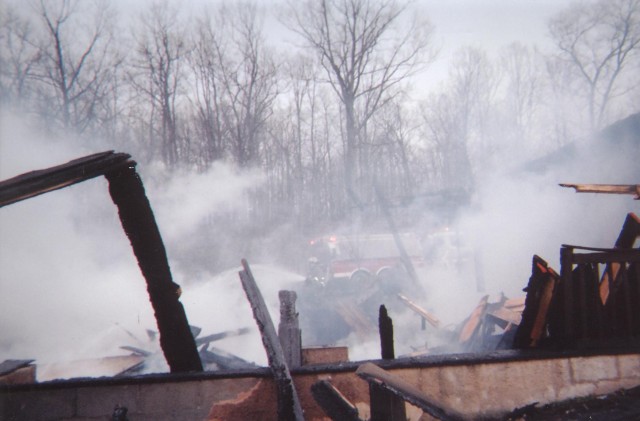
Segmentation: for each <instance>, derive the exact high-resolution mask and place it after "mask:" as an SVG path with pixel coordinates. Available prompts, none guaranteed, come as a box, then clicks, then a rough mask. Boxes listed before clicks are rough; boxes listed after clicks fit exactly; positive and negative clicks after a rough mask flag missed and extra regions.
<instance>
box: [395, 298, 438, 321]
mask: <svg viewBox="0 0 640 421" xmlns="http://www.w3.org/2000/svg"><path fill="white" fill-rule="evenodd" d="M398 298H400V300H402V302H403V303H405V304H406V305H407V307H409V308H410V309H411V310H413V311H414V312H416V313H417V314H418V315H420V316H421V317H422V319H423V320H426V321H427V322H429V324H430V325H431V326H433V327H435V328H436V329H438V328H440V319H438V318H437V317H436V316H434V315H433V314H431V313H430V312H428V311H427V310H425V309H424V308H422V307H420V306H419V305H418V304H416V303H414V302H413V301H411V300H410V299H409V298H407V297H406V296H404V295H402V294H398Z"/></svg>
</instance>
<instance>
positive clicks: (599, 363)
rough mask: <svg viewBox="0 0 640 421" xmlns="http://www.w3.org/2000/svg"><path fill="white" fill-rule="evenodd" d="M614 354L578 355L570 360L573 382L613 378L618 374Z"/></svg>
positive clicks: (590, 381)
mask: <svg viewBox="0 0 640 421" xmlns="http://www.w3.org/2000/svg"><path fill="white" fill-rule="evenodd" d="M616 359H617V357H615V356H599V357H580V358H572V359H571V360H570V362H569V363H570V366H571V374H572V379H573V382H574V383H585V382H589V383H593V382H597V381H602V380H613V379H617V378H618V377H619V376H620V373H619V372H618V365H617V361H616Z"/></svg>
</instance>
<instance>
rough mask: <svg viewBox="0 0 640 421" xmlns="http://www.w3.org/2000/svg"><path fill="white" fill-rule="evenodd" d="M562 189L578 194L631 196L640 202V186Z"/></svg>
mask: <svg viewBox="0 0 640 421" xmlns="http://www.w3.org/2000/svg"><path fill="white" fill-rule="evenodd" d="M560 186H562V187H570V188H573V189H575V191H576V193H606V194H631V195H634V196H635V198H634V199H635V200H640V184H567V183H561V184H560Z"/></svg>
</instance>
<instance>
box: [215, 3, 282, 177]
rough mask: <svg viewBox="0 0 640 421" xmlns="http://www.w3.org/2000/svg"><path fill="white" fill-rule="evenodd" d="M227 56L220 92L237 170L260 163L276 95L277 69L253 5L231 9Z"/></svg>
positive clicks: (260, 19)
mask: <svg viewBox="0 0 640 421" xmlns="http://www.w3.org/2000/svg"><path fill="white" fill-rule="evenodd" d="M228 16H229V18H230V19H231V25H232V30H231V35H232V36H231V39H230V48H229V50H230V51H233V52H234V54H233V55H232V54H229V55H228V56H227V57H224V58H223V60H224V62H223V63H222V66H223V72H222V77H223V87H222V88H223V89H224V92H225V97H226V101H227V103H226V106H227V108H228V110H227V112H225V113H224V117H225V123H226V125H227V127H228V130H229V131H228V133H229V141H230V146H231V152H232V156H233V157H234V159H235V160H236V162H237V163H238V164H239V165H240V166H250V165H255V164H257V163H258V162H259V161H258V159H259V152H260V147H261V143H262V141H263V140H264V137H265V134H266V131H265V124H266V121H267V119H268V118H269V117H270V115H271V112H272V105H273V102H274V101H275V99H276V96H277V94H278V86H277V73H276V70H277V66H276V63H275V61H274V60H273V58H272V57H273V55H272V54H270V52H269V50H268V48H267V46H266V45H265V42H264V39H263V36H262V15H261V13H260V11H259V10H258V9H257V7H256V6H255V5H253V4H245V3H238V4H237V5H236V8H235V9H232V13H230V14H229V15H228Z"/></svg>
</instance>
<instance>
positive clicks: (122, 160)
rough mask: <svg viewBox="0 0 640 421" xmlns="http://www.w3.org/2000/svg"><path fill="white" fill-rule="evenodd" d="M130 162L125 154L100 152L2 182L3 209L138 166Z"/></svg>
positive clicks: (0, 201)
mask: <svg viewBox="0 0 640 421" xmlns="http://www.w3.org/2000/svg"><path fill="white" fill-rule="evenodd" d="M130 158H131V156H130V155H129V154H126V153H115V152H113V151H108V152H101V153H97V154H93V155H89V156H86V157H83V158H78V159H74V160H72V161H69V162H67V163H66V164H62V165H57V166H55V167H50V168H47V169H43V170H37V171H31V172H28V173H25V174H21V175H18V176H16V177H13V178H10V179H7V180H4V181H2V182H0V207H3V206H6V205H10V204H12V203H15V202H19V201H21V200H25V199H29V198H31V197H35V196H38V195H40V194H44V193H47V192H50V191H53V190H58V189H62V188H64V187H67V186H70V185H73V184H76V183H80V182H82V181H86V180H89V179H91V178H95V177H99V176H101V175H104V174H105V173H107V172H109V171H113V170H114V169H116V168H119V167H122V166H127V165H132V164H133V165H135V163H134V161H131V160H130Z"/></svg>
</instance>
